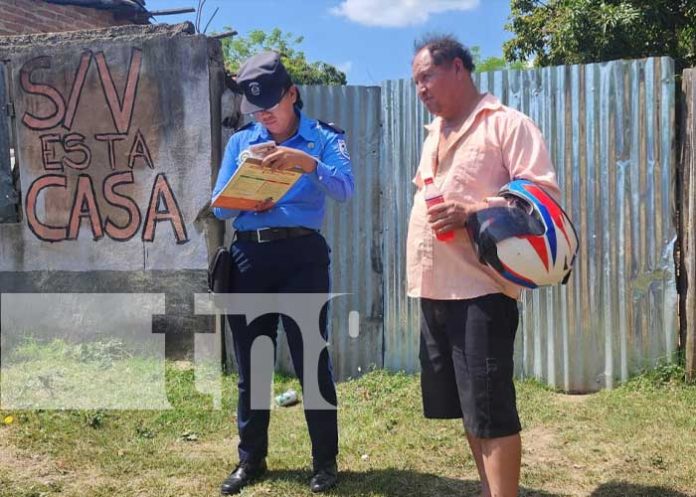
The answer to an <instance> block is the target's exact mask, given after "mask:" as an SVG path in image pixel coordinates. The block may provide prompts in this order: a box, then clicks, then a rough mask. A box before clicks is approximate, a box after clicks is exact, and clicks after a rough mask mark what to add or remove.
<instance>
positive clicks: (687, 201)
mask: <svg viewBox="0 0 696 497" xmlns="http://www.w3.org/2000/svg"><path fill="white" fill-rule="evenodd" d="M682 96H683V105H682V120H681V122H682V129H681V138H682V139H681V179H682V181H681V185H680V187H681V192H682V195H681V196H682V199H681V200H682V201H681V206H680V208H681V216H680V225H681V226H680V231H681V239H682V244H681V254H680V258H681V264H680V265H681V268H682V270H683V271H684V273H685V274H684V275H683V276H684V278H683V281H685V283H686V284H685V285H684V287H683V288H684V290H685V292H684V293H682V295H681V296H680V299H681V300H682V305H681V306H680V307H681V309H682V311H683V315H682V316H681V319H682V323H683V325H682V326H681V328H682V329H683V330H685V342H684V343H683V346H684V350H685V352H686V377H687V380H688V381H696V250H694V244H695V243H696V69H687V70H685V71H684V73H683V81H682ZM682 336H683V337H684V335H682Z"/></svg>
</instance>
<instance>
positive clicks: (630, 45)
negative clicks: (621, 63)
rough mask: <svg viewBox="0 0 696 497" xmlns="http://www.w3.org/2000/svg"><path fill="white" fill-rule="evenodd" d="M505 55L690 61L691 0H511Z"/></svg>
mask: <svg viewBox="0 0 696 497" xmlns="http://www.w3.org/2000/svg"><path fill="white" fill-rule="evenodd" d="M506 27H507V29H508V30H509V31H511V32H513V33H514V34H515V37H514V38H513V39H511V40H510V41H508V42H506V43H505V45H504V47H503V49H504V54H505V58H506V59H507V60H522V61H526V60H529V59H534V62H535V64H536V65H539V66H548V65H559V64H580V63H589V62H599V61H604V60H613V59H633V58H643V57H650V56H662V55H668V56H670V57H672V58H673V59H675V61H676V63H677V68H678V69H680V68H683V67H689V66H693V65H696V1H694V0H547V1H545V2H542V1H539V0H512V1H511V15H510V23H509V24H508V25H507V26H506Z"/></svg>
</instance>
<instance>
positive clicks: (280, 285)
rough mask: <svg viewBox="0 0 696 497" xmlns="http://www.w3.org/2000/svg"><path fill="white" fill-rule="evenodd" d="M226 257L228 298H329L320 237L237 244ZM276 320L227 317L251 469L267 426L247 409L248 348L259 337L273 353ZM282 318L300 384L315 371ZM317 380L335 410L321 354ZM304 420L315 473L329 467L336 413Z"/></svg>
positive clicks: (243, 454) (261, 452)
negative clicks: (263, 295) (309, 295)
mask: <svg viewBox="0 0 696 497" xmlns="http://www.w3.org/2000/svg"><path fill="white" fill-rule="evenodd" d="M230 252H231V254H232V258H233V261H234V263H233V276H232V279H233V283H232V292H233V293H277V294H292V293H323V294H328V292H329V248H328V245H327V244H326V241H325V240H324V238H323V237H322V236H321V235H320V234H319V233H313V234H310V235H305V236H299V237H293V238H286V239H281V240H275V241H270V242H262V243H259V242H258V241H251V240H240V239H237V240H236V241H235V242H234V243H233V244H232V247H231V250H230ZM281 298H282V296H281ZM327 307H328V306H324V308H323V310H322V312H321V316H317V319H318V320H319V321H320V329H321V333H322V336H323V337H324V338H325V339H326V338H327V312H328V310H327ZM278 317H279V315H278V314H266V315H263V316H260V317H258V318H256V319H254V320H252V321H251V322H248V320H247V318H246V317H245V316H242V315H234V316H228V319H229V323H230V328H231V330H232V335H233V340H234V349H235V354H236V359H237V365H238V370H239V402H238V405H237V426H238V429H239V439H240V441H239V459H240V461H244V462H247V463H251V464H255V463H258V462H260V461H261V460H262V459H263V458H265V457H266V455H267V452H268V424H269V420H270V411H269V410H252V409H251V392H250V385H251V381H250V380H251V378H250V376H251V375H250V370H251V360H250V356H251V348H252V343H253V342H254V340H255V339H256V338H257V337H259V336H268V337H270V338H271V340H272V341H273V344H274V348H275V344H276V330H277V323H278ZM281 318H282V322H283V329H284V331H285V333H286V336H287V340H288V345H289V348H290V355H291V357H292V362H293V365H294V368H295V373H296V374H297V376H298V378H299V379H300V382H303V372H304V368H305V367H316V366H315V365H314V364H306V365H305V364H304V361H303V349H302V335H301V333H300V330H299V328H298V326H297V325H296V324H295V322H294V321H293V320H291V319H288V318H287V317H286V316H281ZM313 333H316V332H315V331H313ZM313 336H314V335H313ZM269 367H270V365H269ZM318 380H319V391H320V392H321V393H322V395H323V396H324V398H325V399H326V401H327V402H329V403H331V404H333V405H336V403H337V402H336V388H335V385H334V380H333V372H332V366H331V359H330V357H329V354H328V351H327V350H326V349H325V350H324V351H323V352H322V353H321V356H320V359H319V366H318ZM268 397H270V392H269V393H268ZM305 418H306V421H307V426H308V428H309V435H310V438H311V440H312V457H313V459H314V465H315V467H321V466H322V465H325V464H331V463H333V462H334V461H335V459H336V455H337V454H338V426H337V413H336V410H307V409H305Z"/></svg>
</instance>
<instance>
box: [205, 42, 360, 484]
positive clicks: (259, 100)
mask: <svg viewBox="0 0 696 497" xmlns="http://www.w3.org/2000/svg"><path fill="white" fill-rule="evenodd" d="M236 81H237V84H238V85H239V86H240V88H241V90H242V92H243V96H242V104H241V110H242V112H243V113H245V114H251V115H253V117H254V118H255V122H252V123H250V124H248V125H246V126H244V127H243V128H241V129H240V130H239V131H237V132H236V133H235V134H234V135H232V137H231V138H230V140H229V142H228V144H227V148H226V149H225V154H224V158H223V161H222V165H221V167H220V173H219V176H218V179H217V183H216V185H215V189H214V191H213V196H215V194H217V192H218V191H220V190H221V189H222V188H223V186H224V185H225V184H226V183H227V181H228V180H229V178H230V177H231V175H232V174H233V173H234V171H235V169H236V168H237V166H238V164H239V162H240V156H243V154H244V153H245V152H246V151H248V149H249V147H250V146H252V145H254V144H258V143H263V142H267V141H270V140H272V141H274V142H275V143H276V144H277V146H276V147H275V149H274V151H273V152H272V153H270V154H269V155H267V156H266V157H265V159H264V160H263V163H264V165H267V166H269V167H273V168H278V169H291V168H295V169H296V168H300V169H301V170H302V171H303V173H304V175H303V177H302V178H300V180H299V181H298V182H297V183H296V184H295V185H294V186H293V188H292V189H291V190H290V191H289V192H288V193H287V194H286V195H285V196H284V197H283V198H282V199H280V200H279V201H278V202H277V203H272V202H271V201H266V202H262V203H261V204H260V205H259V206H258V207H257V210H256V211H232V210H229V209H222V208H216V209H214V210H213V212H214V214H215V216H216V217H218V218H220V219H229V218H232V217H235V216H236V217H235V220H234V222H233V226H234V228H235V230H236V240H235V242H234V243H233V245H232V248H231V253H232V257H233V260H234V264H233V275H232V280H233V284H232V290H231V291H232V292H233V293H323V294H328V292H329V248H328V246H327V244H326V241H325V240H324V238H323V237H322V236H321V234H320V233H319V228H320V227H321V225H322V221H323V218H324V202H325V198H326V196H327V195H328V196H329V197H331V198H333V199H335V200H338V201H339V202H345V201H346V200H348V199H349V198H350V197H351V196H352V194H353V174H352V171H351V167H352V166H351V161H350V157H349V155H348V152H347V148H346V143H345V140H344V136H343V131H342V130H339V129H337V128H334V127H332V126H330V125H328V124H325V123H322V122H321V121H316V120H314V119H311V118H309V117H308V116H306V115H305V114H304V113H302V111H301V108H302V101H301V99H300V94H299V91H298V89H297V87H295V86H294V85H293V83H292V81H291V79H290V76H289V75H288V73H287V71H286V69H285V67H284V66H283V64H282V63H281V61H280V57H279V56H278V54H277V53H275V52H264V53H261V54H258V55H255V56H253V57H251V58H250V59H248V60H247V61H246V62H245V63H244V64H243V65H242V67H241V68H240V70H239V74H238V76H237V78H236ZM247 153H248V152H247ZM229 319H230V328H231V329H232V335H233V341H234V348H235V354H236V358H237V362H238V368H239V402H238V406H237V425H238V429H239V439H240V441H239V449H238V450H239V460H240V462H239V465H238V466H237V468H236V469H235V470H234V471H233V472H232V473H230V475H229V476H228V478H227V479H226V480H225V481H224V482H223V484H222V488H221V492H222V494H223V495H231V494H234V493H237V492H239V491H240V490H241V488H242V487H243V486H244V485H246V484H247V483H249V482H250V481H251V480H253V479H255V478H257V477H259V476H261V475H262V474H263V473H264V472H265V471H266V462H265V457H266V454H267V450H268V423H269V418H270V412H269V411H268V410H255V409H251V405H250V398H251V395H250V391H249V388H250V362H251V361H250V355H251V345H252V342H253V341H254V339H256V338H257V337H259V336H261V335H266V336H269V337H271V339H272V340H273V343H274V344H275V341H276V328H277V324H278V315H277V314H267V315H265V316H262V317H260V318H258V319H255V320H253V321H252V322H251V323H249V324H247V323H246V319H245V318H244V316H230V317H229ZM326 323H327V317H326V308H325V309H324V310H323V311H322V315H321V318H320V330H321V333H322V337H323V338H324V339H327V326H326ZM283 328H284V330H285V332H286V335H287V339H288V345H289V347H290V354H291V357H292V360H293V365H294V367H295V372H296V373H297V376H298V377H299V378H300V381H302V378H303V370H304V364H303V357H302V356H303V354H302V351H303V349H302V335H301V333H300V331H299V330H298V329H297V326H296V325H294V323H293V322H292V320H288V319H286V317H283ZM312 366H313V365H310V364H308V365H307V367H312ZM318 379H319V390H320V392H321V393H322V395H323V396H324V398H325V399H326V401H327V402H329V403H330V404H333V405H335V404H336V389H335V386H334V382H333V374H332V368H331V360H330V358H329V355H328V352H327V351H326V350H324V351H323V352H322V354H321V356H320V360H319V367H318ZM305 418H306V420H307V426H308V428H309V435H310V438H311V441H312V457H313V465H314V473H313V476H312V480H311V482H310V488H311V490H312V491H314V492H321V491H324V490H326V489H328V488H330V487H332V486H333V485H334V484H335V483H336V477H337V468H336V455H337V454H338V427H337V419H336V418H337V416H336V410H335V409H334V410H310V409H305Z"/></svg>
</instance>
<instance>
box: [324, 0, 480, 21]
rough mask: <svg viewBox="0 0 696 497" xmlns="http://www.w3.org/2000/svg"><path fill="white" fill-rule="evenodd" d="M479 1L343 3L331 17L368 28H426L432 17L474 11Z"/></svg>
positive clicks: (362, 0)
mask: <svg viewBox="0 0 696 497" xmlns="http://www.w3.org/2000/svg"><path fill="white" fill-rule="evenodd" d="M479 3H480V0H343V1H342V2H341V4H340V5H338V6H336V7H333V8H332V9H331V13H332V14H334V15H337V16H342V17H346V18H347V19H349V20H351V21H353V22H357V23H358V24H364V25H365V26H383V27H402V26H408V25H416V24H423V23H424V22H426V21H427V20H428V18H429V17H430V15H431V14H438V13H441V12H448V11H453V10H459V11H462V10H471V9H475V8H476V7H478V5H479Z"/></svg>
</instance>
